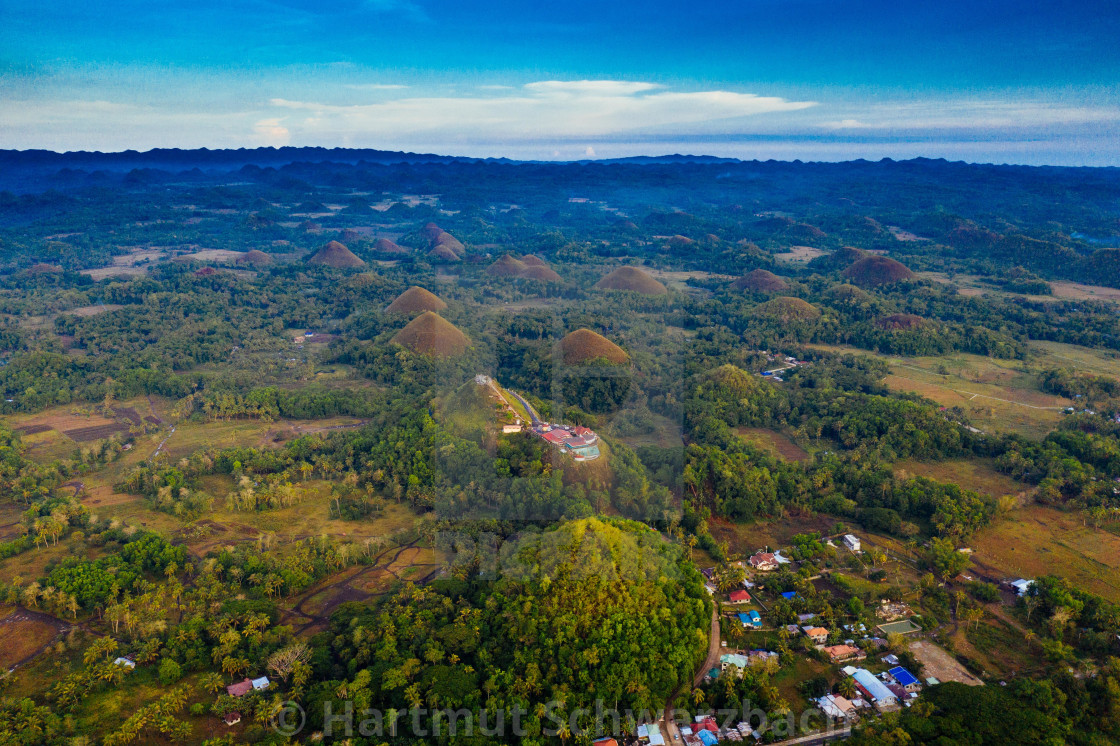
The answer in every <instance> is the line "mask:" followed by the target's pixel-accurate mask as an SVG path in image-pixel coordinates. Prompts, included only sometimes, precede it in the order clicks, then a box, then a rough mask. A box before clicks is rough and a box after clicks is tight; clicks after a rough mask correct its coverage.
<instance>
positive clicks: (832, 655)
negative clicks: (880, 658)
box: [824, 645, 867, 663]
mask: <svg viewBox="0 0 1120 746" xmlns="http://www.w3.org/2000/svg"><path fill="white" fill-rule="evenodd" d="M824 652H825V653H826V654H827V655H828V659H829V661H831V662H832V663H844V662H846V661H861V660H863V659H864V658H866V657H867V654H866V653H864V652H863V651H862V650H860V649H859V648H857V647H856V646H854V645H832V646H830V647H827V648H824Z"/></svg>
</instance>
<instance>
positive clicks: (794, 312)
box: [752, 296, 821, 324]
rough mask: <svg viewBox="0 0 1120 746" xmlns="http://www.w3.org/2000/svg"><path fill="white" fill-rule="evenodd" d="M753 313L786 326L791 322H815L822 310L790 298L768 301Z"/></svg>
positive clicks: (783, 297) (782, 297)
mask: <svg viewBox="0 0 1120 746" xmlns="http://www.w3.org/2000/svg"><path fill="white" fill-rule="evenodd" d="M752 313H753V315H755V316H759V317H763V318H770V319H777V320H778V321H781V322H782V323H784V324H788V323H789V322H791V321H815V320H816V319H818V318H820V315H821V312H820V309H819V308H817V307H816V306H814V305H813V304H811V303H806V302H805V301H803V300H801V299H800V298H791V297H789V296H781V297H778V298H774V299H773V300H768V301H766V302H765V303H763V304H762V305H760V306H758V307H756V308H755V309H754V311H753V312H752Z"/></svg>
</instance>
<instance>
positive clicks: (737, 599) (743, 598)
mask: <svg viewBox="0 0 1120 746" xmlns="http://www.w3.org/2000/svg"><path fill="white" fill-rule="evenodd" d="M727 600H728V603H733V604H749V603H750V602H751V594H749V593H747V592H746V591H731V593H729V594H727Z"/></svg>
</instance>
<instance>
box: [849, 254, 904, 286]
mask: <svg viewBox="0 0 1120 746" xmlns="http://www.w3.org/2000/svg"><path fill="white" fill-rule="evenodd" d="M843 275H844V276H845V277H847V278H848V279H849V280H851V281H852V283H853V284H856V285H859V286H861V287H873V286H875V285H889V284H891V283H892V282H900V281H902V280H909V279H911V278H913V277H914V273H913V272H911V271H910V269H909V268H908V267H907V266H906V265H905V264H903V263H902V262H898V261H895V260H894V259H891V258H890V257H887V256H865V257H864V258H863V259H860V260H859V261H858V262H856V263H855V264H853V265H852V266H850V267H848V268H847V269H845V270H844V272H843Z"/></svg>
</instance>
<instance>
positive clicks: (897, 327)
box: [875, 313, 926, 331]
mask: <svg viewBox="0 0 1120 746" xmlns="http://www.w3.org/2000/svg"><path fill="white" fill-rule="evenodd" d="M925 323H926V320H925V319H923V318H922V317H921V316H915V315H914V314H912V313H892V314H891V315H889V316H882V317H880V318H877V319H875V326H877V327H879V328H880V329H890V330H892V331H907V330H911V329H921V328H922V327H923V326H925Z"/></svg>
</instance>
